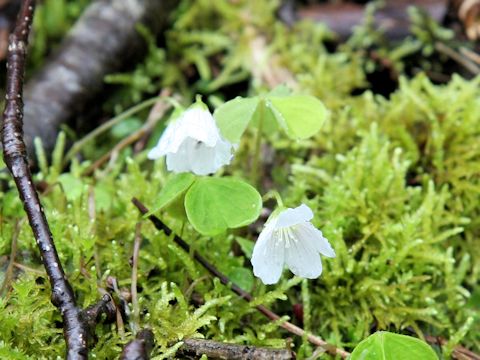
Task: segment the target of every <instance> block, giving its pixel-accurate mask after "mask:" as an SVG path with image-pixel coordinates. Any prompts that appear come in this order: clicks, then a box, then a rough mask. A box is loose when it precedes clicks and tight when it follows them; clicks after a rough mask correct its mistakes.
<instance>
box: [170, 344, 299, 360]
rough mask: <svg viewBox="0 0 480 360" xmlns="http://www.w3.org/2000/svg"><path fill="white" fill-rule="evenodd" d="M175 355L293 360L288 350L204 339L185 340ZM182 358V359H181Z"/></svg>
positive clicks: (235, 359)
mask: <svg viewBox="0 0 480 360" xmlns="http://www.w3.org/2000/svg"><path fill="white" fill-rule="evenodd" d="M177 355H182V356H184V357H187V356H194V357H195V358H199V357H201V356H202V355H207V357H208V358H209V359H230V360H248V359H255V360H272V359H274V360H287V359H294V356H293V354H292V352H291V351H290V350H287V349H270V348H261V347H255V346H248V345H237V344H228V343H222V342H218V341H212V340H204V339H185V340H184V341H183V345H182V347H181V348H180V349H179V350H178V352H177ZM182 358H183V357H182Z"/></svg>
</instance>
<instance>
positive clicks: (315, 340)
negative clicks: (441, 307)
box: [132, 198, 350, 358]
mask: <svg viewBox="0 0 480 360" xmlns="http://www.w3.org/2000/svg"><path fill="white" fill-rule="evenodd" d="M132 203H133V204H134V205H135V206H136V207H137V208H138V210H139V211H140V212H141V213H142V214H143V215H145V214H147V213H149V210H148V209H147V207H145V205H144V204H142V203H141V202H140V201H139V200H138V199H136V198H133V199H132ZM148 218H149V219H150V221H151V222H152V223H153V225H154V226H155V227H156V228H157V229H158V230H162V231H163V232H165V234H166V235H167V236H169V235H170V234H172V230H171V229H170V228H169V227H168V226H166V225H165V224H164V223H163V222H162V221H161V220H160V219H159V218H158V217H156V216H155V215H150V216H149V217H148ZM173 241H175V242H176V243H177V245H179V246H180V247H181V248H182V249H183V250H185V251H186V252H188V253H190V245H188V244H187V243H186V242H185V241H184V240H183V239H182V238H180V237H179V236H178V235H174V237H173ZM193 257H194V259H195V260H197V261H198V262H199V263H200V264H201V265H202V266H203V267H204V268H205V269H207V270H208V272H210V273H211V274H212V275H214V276H216V277H217V278H219V279H220V281H221V283H222V284H224V285H227V286H229V287H230V289H231V290H232V291H233V292H235V293H236V294H237V295H239V296H240V297H242V298H244V299H245V300H247V301H249V302H250V301H252V300H253V296H252V295H251V294H250V293H248V292H246V291H245V290H243V289H242V288H241V287H240V286H238V285H236V284H235V283H233V282H231V281H230V279H229V278H228V277H227V276H226V275H224V274H223V273H221V272H220V271H219V270H218V269H217V268H216V267H215V266H213V265H212V264H211V263H210V262H208V260H207V259H205V258H204V257H203V256H202V255H200V254H199V253H198V252H197V251H193ZM255 308H256V309H257V310H258V311H260V312H261V313H262V314H263V315H265V316H266V317H268V318H269V319H270V320H272V321H277V320H279V319H280V316H279V315H277V314H275V313H274V312H273V311H271V310H270V309H268V308H267V307H265V306H263V305H257V306H255ZM280 326H281V327H283V328H284V329H285V330H287V331H289V332H291V333H292V334H295V335H298V336H302V337H303V336H306V338H307V339H308V341H310V343H312V344H313V345H316V346H321V347H323V348H325V349H326V350H327V351H328V352H329V353H330V354H332V355H339V356H341V357H342V358H346V357H348V356H349V355H350V353H349V352H347V351H345V350H343V349H340V348H337V347H335V346H334V345H330V344H328V343H327V342H326V341H325V340H323V339H321V338H319V337H318V336H315V335H312V334H308V333H307V332H305V330H303V329H302V328H300V327H298V326H296V325H294V324H292V323H290V322H288V321H285V322H283V323H281V324H280Z"/></svg>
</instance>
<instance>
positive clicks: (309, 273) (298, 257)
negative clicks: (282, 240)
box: [279, 228, 322, 279]
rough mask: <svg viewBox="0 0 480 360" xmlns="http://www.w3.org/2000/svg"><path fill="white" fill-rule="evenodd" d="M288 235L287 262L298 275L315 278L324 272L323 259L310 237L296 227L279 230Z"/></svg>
mask: <svg viewBox="0 0 480 360" xmlns="http://www.w3.org/2000/svg"><path fill="white" fill-rule="evenodd" d="M279 231H282V232H283V233H284V236H286V237H288V238H289V240H288V242H287V243H288V245H289V246H288V247H287V248H286V249H285V262H286V263H287V266H288V267H289V269H290V270H291V271H292V272H293V273H294V274H295V275H297V276H300V277H303V278H307V279H315V278H317V277H319V276H320V275H321V274H322V260H321V258H320V254H319V253H318V250H317V249H316V248H315V246H314V244H313V242H312V241H311V238H310V237H306V238H305V237H303V236H302V235H301V234H300V233H298V231H295V230H294V229H291V228H289V229H283V230H279Z"/></svg>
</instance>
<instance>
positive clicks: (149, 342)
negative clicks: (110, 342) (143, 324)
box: [120, 329, 155, 360]
mask: <svg viewBox="0 0 480 360" xmlns="http://www.w3.org/2000/svg"><path fill="white" fill-rule="evenodd" d="M154 345H155V336H154V335H153V332H152V331H151V330H149V329H144V330H142V331H140V332H139V333H138V334H137V336H136V339H135V340H132V341H130V342H129V343H128V344H127V345H125V347H124V348H123V351H122V355H120V360H148V359H150V353H151V351H152V349H153V346H154Z"/></svg>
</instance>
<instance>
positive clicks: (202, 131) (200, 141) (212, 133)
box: [148, 105, 233, 175]
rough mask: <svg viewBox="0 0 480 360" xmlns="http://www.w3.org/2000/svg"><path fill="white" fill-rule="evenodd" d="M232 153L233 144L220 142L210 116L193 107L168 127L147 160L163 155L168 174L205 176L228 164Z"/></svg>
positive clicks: (217, 131) (218, 133)
mask: <svg viewBox="0 0 480 360" xmlns="http://www.w3.org/2000/svg"><path fill="white" fill-rule="evenodd" d="M231 150H232V144H230V143H229V142H228V141H227V140H224V139H223V138H222V136H221V135H220V131H219V130H218V127H217V125H216V123H215V119H214V118H213V116H212V114H210V112H209V111H208V110H206V109H203V108H202V107H201V106H198V105H194V106H193V107H191V108H189V109H187V110H186V111H185V112H183V114H182V115H181V116H180V117H179V118H178V119H177V120H175V121H173V122H172V123H170V125H168V126H167V128H166V129H165V131H164V133H163V135H162V137H161V138H160V140H159V141H158V144H157V146H155V147H154V148H153V149H152V150H150V152H149V153H148V158H149V159H151V160H154V159H158V158H159V157H161V156H164V155H166V157H167V169H168V170H169V171H174V172H177V173H179V172H193V173H194V174H197V175H208V174H212V173H214V172H216V171H217V170H218V169H220V168H221V167H222V166H223V165H228V164H229V163H230V161H231V160H232V157H233V155H232V151H231Z"/></svg>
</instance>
